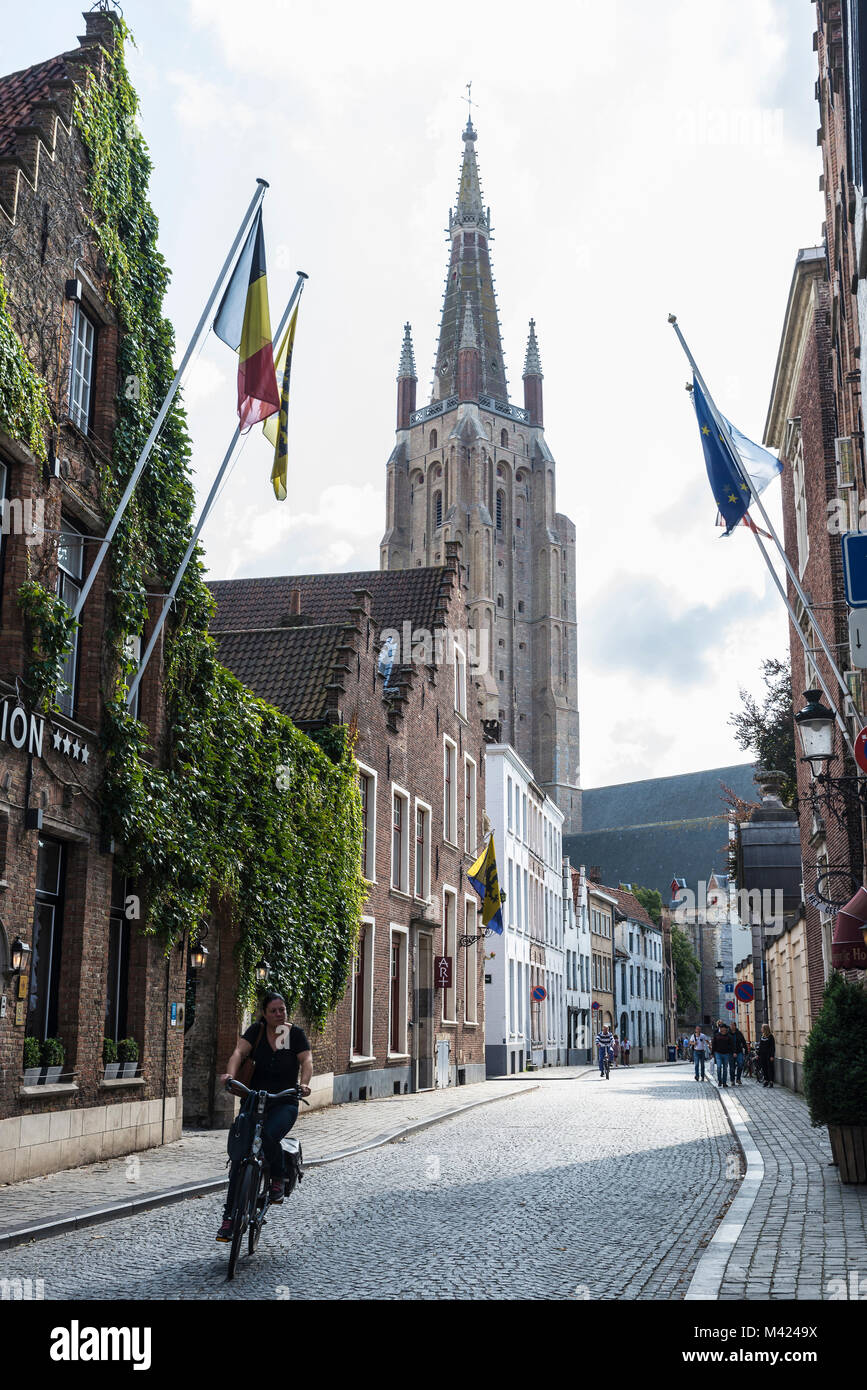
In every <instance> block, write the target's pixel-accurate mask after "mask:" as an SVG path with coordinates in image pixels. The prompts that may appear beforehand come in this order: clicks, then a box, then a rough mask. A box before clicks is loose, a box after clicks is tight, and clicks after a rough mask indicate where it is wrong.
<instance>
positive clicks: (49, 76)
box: [0, 56, 69, 155]
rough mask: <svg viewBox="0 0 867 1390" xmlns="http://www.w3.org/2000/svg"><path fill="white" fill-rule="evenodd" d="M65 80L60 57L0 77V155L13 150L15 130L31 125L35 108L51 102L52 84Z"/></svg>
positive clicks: (65, 72)
mask: <svg viewBox="0 0 867 1390" xmlns="http://www.w3.org/2000/svg"><path fill="white" fill-rule="evenodd" d="M68 80H69V73H68V71H67V68H66V63H65V62H64V59H63V57H62V56H61V57H58V58H48V59H47V60H46V61H45V62H44V63H34V64H33V66H32V67H30V68H22V69H21V71H20V72H10V73H9V74H8V75H7V76H6V77H0V155H4V154H10V153H11V152H12V150H14V148H15V142H16V136H17V132H18V129H19V127H24V126H28V125H29V124H30V120H31V116H32V115H33V112H34V109H35V107H37V106H38V105H39V104H40V103H41V102H45V101H53V100H54V96H55V86H54V84H56V83H58V82H65V81H68Z"/></svg>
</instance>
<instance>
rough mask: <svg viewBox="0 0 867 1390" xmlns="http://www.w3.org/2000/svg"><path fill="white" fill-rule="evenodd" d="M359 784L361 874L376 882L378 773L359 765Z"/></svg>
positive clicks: (369, 880) (370, 881)
mask: <svg viewBox="0 0 867 1390" xmlns="http://www.w3.org/2000/svg"><path fill="white" fill-rule="evenodd" d="M358 785H359V790H360V791H361V875H362V878H366V879H367V881H368V883H375V882H376V773H375V772H372V771H371V770H370V769H369V768H366V767H361V766H360V765H359V769H358Z"/></svg>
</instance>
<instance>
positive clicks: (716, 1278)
mask: <svg viewBox="0 0 867 1390" xmlns="http://www.w3.org/2000/svg"><path fill="white" fill-rule="evenodd" d="M720 1101H721V1103H722V1107H723V1109H724V1110H725V1113H726V1119H727V1120H728V1122H729V1127H730V1129H731V1131H732V1134H733V1135H734V1137H735V1139H736V1140H737V1141H738V1145H739V1146H740V1149H741V1152H742V1153H743V1155H744V1158H745V1159H746V1164H747V1171H746V1173H745V1175H744V1177H743V1178H742V1179H741V1184H740V1187H739V1188H738V1190H737V1193H736V1194H735V1196H734V1198H733V1200H732V1202H731V1205H730V1206H729V1208H728V1210H727V1212H726V1214H725V1216H724V1217H723V1219H722V1221H721V1222H720V1224H719V1226H718V1227H717V1229H716V1231H715V1232H714V1234H713V1236H712V1237H711V1239H710V1241H709V1242H708V1245H707V1248H706V1249H705V1251H704V1254H703V1255H702V1256H701V1258H700V1259H699V1262H698V1264H697V1265H696V1267H695V1272H694V1273H693V1276H692V1279H691V1281H690V1285H689V1288H688V1289H687V1291H686V1293H685V1294H684V1301H690V1302H691V1301H695V1300H699V1299H702V1300H709V1299H718V1298H719V1295H720V1289H721V1288H722V1284H723V1280H724V1278H725V1272H726V1267H727V1265H728V1262H729V1260H730V1259H731V1256H732V1254H733V1252H734V1248H735V1245H736V1243H737V1240H738V1238H739V1236H740V1234H741V1232H742V1231H743V1229H744V1226H745V1225H746V1221H747V1217H748V1216H749V1214H750V1212H751V1211H752V1209H753V1203H754V1202H755V1200H756V1197H757V1196H758V1194H759V1188H760V1187H761V1185H762V1180H763V1179H764V1176H765V1164H764V1159H763V1158H762V1155H761V1153H760V1152H759V1150H758V1148H757V1147H756V1144H755V1141H754V1139H753V1136H752V1133H751V1132H750V1127H749V1123H748V1120H747V1116H746V1114H745V1112H744V1111H743V1110H742V1108H741V1106H740V1105H739V1104H738V1102H737V1101H736V1100H735V1098H734V1096H729V1095H728V1094H726V1095H722V1094H721V1093H720Z"/></svg>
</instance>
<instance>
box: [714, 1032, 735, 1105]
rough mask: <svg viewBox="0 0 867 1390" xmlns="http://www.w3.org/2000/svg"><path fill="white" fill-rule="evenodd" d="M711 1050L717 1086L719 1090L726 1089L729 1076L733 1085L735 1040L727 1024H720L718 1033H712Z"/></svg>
mask: <svg viewBox="0 0 867 1390" xmlns="http://www.w3.org/2000/svg"><path fill="white" fill-rule="evenodd" d="M711 1049H712V1051H713V1055H714V1060H715V1061H716V1072H717V1085H718V1086H719V1087H720V1089H722V1088H723V1087H727V1086H728V1078H729V1076H731V1079H732V1085H734V1062H735V1040H734V1038H733V1037H732V1035H731V1033H730V1032H729V1030H728V1024H727V1023H721V1024H720V1028H719V1032H718V1033H714V1035H713V1042H712V1043H711Z"/></svg>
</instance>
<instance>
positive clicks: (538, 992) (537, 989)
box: [533, 985, 548, 1004]
mask: <svg viewBox="0 0 867 1390" xmlns="http://www.w3.org/2000/svg"><path fill="white" fill-rule="evenodd" d="M533 998H534V999H535V1000H536V1001H537V1003H539V1004H541V1002H542V1000H543V999H547V998H548V991H547V990H546V988H545V986H544V985H535V986H534V988H533Z"/></svg>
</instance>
